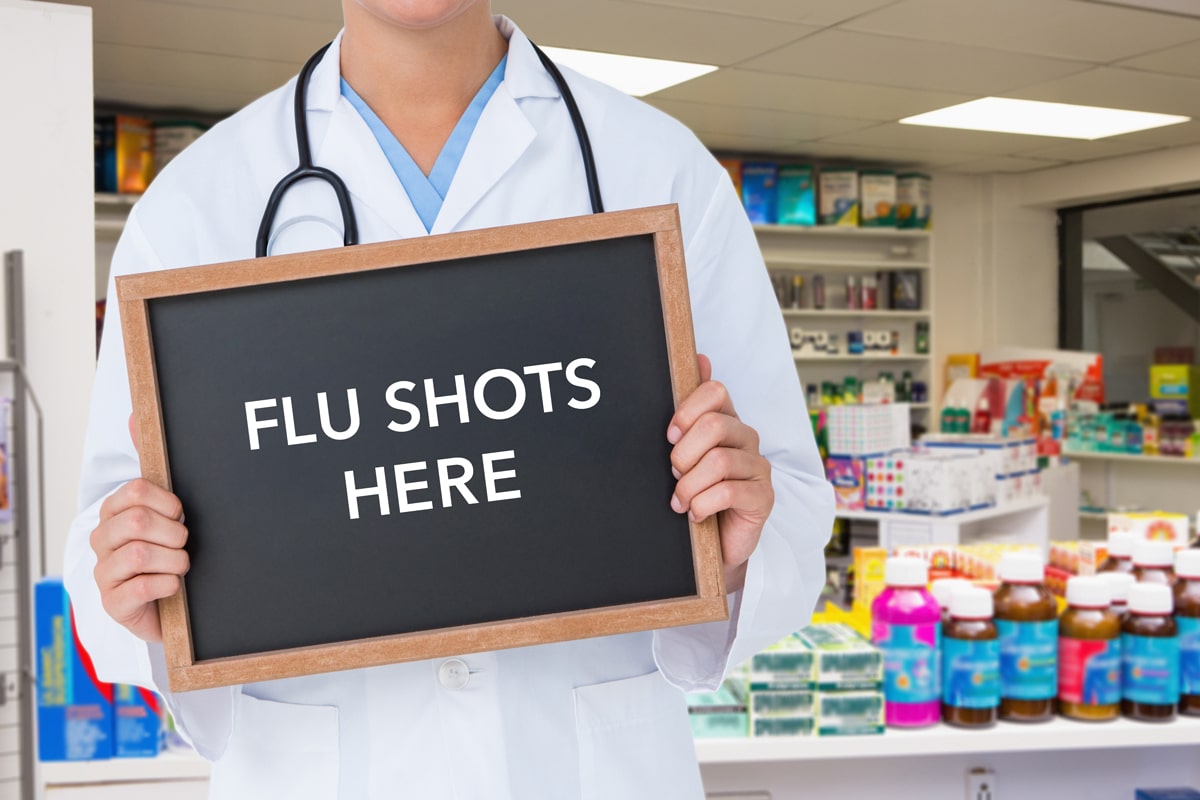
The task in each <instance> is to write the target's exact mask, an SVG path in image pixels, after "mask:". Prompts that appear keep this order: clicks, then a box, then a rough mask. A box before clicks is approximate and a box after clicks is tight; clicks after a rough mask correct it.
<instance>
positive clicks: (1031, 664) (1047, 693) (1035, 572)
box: [994, 552, 1058, 722]
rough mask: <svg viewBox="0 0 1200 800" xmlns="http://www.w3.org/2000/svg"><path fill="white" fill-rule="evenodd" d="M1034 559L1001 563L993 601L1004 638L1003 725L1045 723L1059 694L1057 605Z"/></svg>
mask: <svg viewBox="0 0 1200 800" xmlns="http://www.w3.org/2000/svg"><path fill="white" fill-rule="evenodd" d="M1045 575H1046V568H1045V565H1044V564H1043V562H1042V559H1041V556H1039V555H1037V554H1035V553H1025V552H1021V553H1006V554H1005V555H1004V556H1003V557H1002V558H1001V559H1000V581H1001V583H1000V588H999V589H997V590H996V594H995V597H994V602H995V609H996V629H997V630H998V631H999V634H1000V719H1004V720H1010V721H1013V722H1046V721H1048V720H1050V719H1051V718H1053V716H1054V698H1055V696H1056V695H1057V694H1058V604H1057V603H1056V602H1055V600H1054V596H1053V595H1051V594H1050V592H1049V591H1048V590H1047V589H1046V586H1045V583H1044V580H1045Z"/></svg>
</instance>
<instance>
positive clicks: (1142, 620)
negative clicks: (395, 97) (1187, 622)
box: [1121, 583, 1179, 722]
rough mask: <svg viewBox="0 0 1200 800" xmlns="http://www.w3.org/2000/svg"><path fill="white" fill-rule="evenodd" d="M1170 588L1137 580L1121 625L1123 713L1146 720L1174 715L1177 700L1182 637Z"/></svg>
mask: <svg viewBox="0 0 1200 800" xmlns="http://www.w3.org/2000/svg"><path fill="white" fill-rule="evenodd" d="M1171 600H1172V598H1171V589H1170V588H1169V587H1167V586H1165V585H1163V584H1161V583H1138V584H1135V585H1134V586H1132V587H1131V588H1130V589H1129V613H1128V614H1126V615H1125V620H1124V621H1123V622H1122V623H1121V713H1122V714H1124V715H1125V716H1127V717H1129V718H1130V719H1137V720H1142V721H1144V722H1164V721H1167V720H1172V719H1174V718H1175V706H1176V705H1178V704H1179V636H1178V629H1177V628H1176V626H1175V619H1174V617H1172V616H1171V607H1172V603H1171Z"/></svg>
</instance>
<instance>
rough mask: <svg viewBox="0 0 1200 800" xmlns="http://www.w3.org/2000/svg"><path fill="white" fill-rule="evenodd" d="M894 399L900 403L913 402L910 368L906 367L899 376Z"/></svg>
mask: <svg viewBox="0 0 1200 800" xmlns="http://www.w3.org/2000/svg"><path fill="white" fill-rule="evenodd" d="M896 401H897V402H900V403H911V402H913V376H912V370H907V369H906V370H904V373H903V374H902V375H901V376H900V383H898V384H896Z"/></svg>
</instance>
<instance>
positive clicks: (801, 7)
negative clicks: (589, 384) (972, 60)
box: [632, 0, 896, 25]
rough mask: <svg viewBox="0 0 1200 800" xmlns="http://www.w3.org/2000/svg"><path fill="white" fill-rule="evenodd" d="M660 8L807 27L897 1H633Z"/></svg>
mask: <svg viewBox="0 0 1200 800" xmlns="http://www.w3.org/2000/svg"><path fill="white" fill-rule="evenodd" d="M632 2H636V3H644V4H647V5H656V6H674V7H676V8H690V9H695V10H704V11H720V12H724V13H726V14H737V15H738V16H742V17H757V18H758V19H774V20H779V21H780V22H803V23H805V24H807V25H835V24H837V23H839V22H842V21H843V20H847V19H850V18H851V17H856V16H858V15H859V14H865V13H866V12H868V11H874V10H875V9H877V8H883V7H884V6H886V5H890V4H891V3H894V2H896V0H804V2H797V0H739V2H737V3H731V2H729V0H632Z"/></svg>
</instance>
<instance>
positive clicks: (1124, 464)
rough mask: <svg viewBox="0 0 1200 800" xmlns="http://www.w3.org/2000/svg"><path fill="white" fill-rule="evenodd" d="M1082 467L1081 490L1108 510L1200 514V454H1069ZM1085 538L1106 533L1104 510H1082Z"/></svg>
mask: <svg viewBox="0 0 1200 800" xmlns="http://www.w3.org/2000/svg"><path fill="white" fill-rule="evenodd" d="M1063 455H1064V457H1065V458H1067V459H1068V460H1069V461H1072V462H1074V463H1077V464H1078V465H1079V485H1080V489H1081V490H1082V492H1083V493H1085V494H1086V496H1087V497H1088V498H1089V499H1090V502H1091V503H1093V504H1095V505H1097V506H1101V507H1104V508H1138V509H1142V510H1146V511H1173V512H1176V513H1180V514H1187V515H1188V516H1189V517H1193V518H1195V515H1196V513H1197V510H1200V481H1198V480H1197V478H1200V458H1183V457H1181V456H1143V455H1134V454H1131V453H1064V454H1063ZM1079 518H1080V521H1081V523H1082V527H1081V531H1082V533H1083V534H1084V535H1085V536H1092V537H1097V536H1103V535H1104V534H1105V533H1106V531H1107V526H1106V525H1105V524H1104V521H1105V520H1106V515H1104V514H1082V513H1081V514H1080V515H1079Z"/></svg>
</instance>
